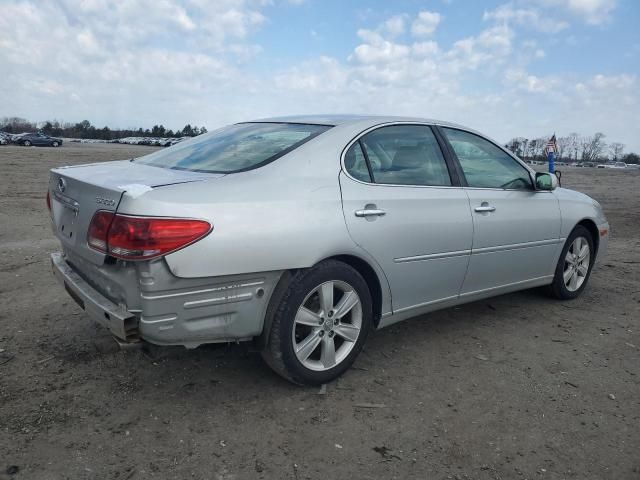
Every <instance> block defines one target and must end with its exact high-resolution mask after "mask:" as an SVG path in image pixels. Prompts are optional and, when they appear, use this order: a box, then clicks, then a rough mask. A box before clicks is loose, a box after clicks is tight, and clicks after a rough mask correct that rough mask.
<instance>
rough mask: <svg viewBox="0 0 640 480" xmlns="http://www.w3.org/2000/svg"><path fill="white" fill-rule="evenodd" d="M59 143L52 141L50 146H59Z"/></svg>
mask: <svg viewBox="0 0 640 480" xmlns="http://www.w3.org/2000/svg"><path fill="white" fill-rule="evenodd" d="M59 145H60V144H59V143H58V142H53V143H52V144H51V146H53V147H57V146H59Z"/></svg>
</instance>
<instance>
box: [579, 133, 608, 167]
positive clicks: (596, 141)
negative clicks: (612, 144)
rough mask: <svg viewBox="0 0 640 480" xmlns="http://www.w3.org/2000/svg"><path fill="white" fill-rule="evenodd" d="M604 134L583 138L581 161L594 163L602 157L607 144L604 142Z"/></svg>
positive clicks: (581, 142)
mask: <svg viewBox="0 0 640 480" xmlns="http://www.w3.org/2000/svg"><path fill="white" fill-rule="evenodd" d="M604 137H605V135H604V133H600V132H598V133H596V134H595V135H593V136H592V137H582V139H581V141H580V149H581V155H580V157H581V160H582V161H583V162H594V161H597V160H598V158H600V157H601V156H602V153H603V152H604V150H605V148H606V147H607V144H606V143H605V141H604Z"/></svg>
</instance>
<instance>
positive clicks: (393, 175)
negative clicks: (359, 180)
mask: <svg viewBox="0 0 640 480" xmlns="http://www.w3.org/2000/svg"><path fill="white" fill-rule="evenodd" d="M361 142H362V145H363V146H364V150H365V154H366V158H367V160H368V161H369V165H370V167H371V173H372V175H373V181H374V182H375V183H382V184H393V185H431V186H450V185H451V178H450V177H449V170H448V169H447V164H446V162H445V160H444V157H443V156H442V152H441V151H440V146H439V145H438V142H437V141H436V138H435V136H434V135H433V132H432V131H431V129H430V128H429V127H427V126H424V125H393V126H389V127H382V128H379V129H377V130H374V131H372V132H370V133H368V134H367V135H365V136H364V137H362V139H361Z"/></svg>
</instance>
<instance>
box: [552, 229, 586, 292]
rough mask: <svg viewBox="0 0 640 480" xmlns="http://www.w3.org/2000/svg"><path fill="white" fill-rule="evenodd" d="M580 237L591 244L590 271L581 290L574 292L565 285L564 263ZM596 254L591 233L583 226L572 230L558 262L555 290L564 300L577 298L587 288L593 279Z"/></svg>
mask: <svg viewBox="0 0 640 480" xmlns="http://www.w3.org/2000/svg"><path fill="white" fill-rule="evenodd" d="M578 237H583V238H584V239H585V240H586V241H587V243H588V244H589V269H588V270H587V275H586V276H585V279H584V282H582V285H580V288H578V289H577V290H576V291H574V292H572V291H570V290H569V289H568V288H567V286H566V285H565V284H564V278H563V275H564V263H565V257H566V256H567V252H568V251H569V248H570V247H571V245H572V244H573V242H574V241H575V239H576V238H578ZM595 253H596V252H595V249H594V244H593V238H592V237H591V233H590V232H589V230H587V229H586V228H585V227H583V226H582V225H578V226H577V227H576V228H574V229H573V230H572V232H571V234H570V235H569V237H568V238H567V241H566V242H565V244H564V247H563V248H562V252H561V253H560V259H559V260H558V265H557V266H556V273H555V279H554V283H555V285H554V288H555V289H556V290H557V292H558V293H559V294H560V296H561V297H562V298H566V299H572V298H576V297H578V296H579V295H580V294H581V293H582V291H583V290H584V289H585V288H586V286H587V283H589V278H590V277H591V270H592V269H593V264H594V261H595Z"/></svg>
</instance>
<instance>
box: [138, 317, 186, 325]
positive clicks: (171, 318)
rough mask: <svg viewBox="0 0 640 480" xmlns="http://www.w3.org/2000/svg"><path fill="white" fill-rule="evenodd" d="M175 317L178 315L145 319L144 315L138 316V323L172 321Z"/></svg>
mask: <svg viewBox="0 0 640 480" xmlns="http://www.w3.org/2000/svg"><path fill="white" fill-rule="evenodd" d="M177 319H178V317H177V316H175V315H173V316H171V317H165V318H157V319H155V320H146V319H145V318H144V317H140V323H146V324H147V325H151V324H153V323H165V322H173V321H174V320H177Z"/></svg>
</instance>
